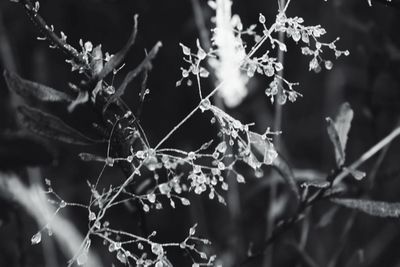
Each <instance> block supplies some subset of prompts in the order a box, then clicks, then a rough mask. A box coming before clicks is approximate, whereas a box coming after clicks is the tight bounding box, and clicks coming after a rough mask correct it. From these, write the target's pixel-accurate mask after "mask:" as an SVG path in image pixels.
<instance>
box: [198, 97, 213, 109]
mask: <svg viewBox="0 0 400 267" xmlns="http://www.w3.org/2000/svg"><path fill="white" fill-rule="evenodd" d="M210 107H211V102H210V100H209V99H208V98H205V99H203V100H201V103H200V109H201V111H202V112H204V111H206V110H209V109H210Z"/></svg>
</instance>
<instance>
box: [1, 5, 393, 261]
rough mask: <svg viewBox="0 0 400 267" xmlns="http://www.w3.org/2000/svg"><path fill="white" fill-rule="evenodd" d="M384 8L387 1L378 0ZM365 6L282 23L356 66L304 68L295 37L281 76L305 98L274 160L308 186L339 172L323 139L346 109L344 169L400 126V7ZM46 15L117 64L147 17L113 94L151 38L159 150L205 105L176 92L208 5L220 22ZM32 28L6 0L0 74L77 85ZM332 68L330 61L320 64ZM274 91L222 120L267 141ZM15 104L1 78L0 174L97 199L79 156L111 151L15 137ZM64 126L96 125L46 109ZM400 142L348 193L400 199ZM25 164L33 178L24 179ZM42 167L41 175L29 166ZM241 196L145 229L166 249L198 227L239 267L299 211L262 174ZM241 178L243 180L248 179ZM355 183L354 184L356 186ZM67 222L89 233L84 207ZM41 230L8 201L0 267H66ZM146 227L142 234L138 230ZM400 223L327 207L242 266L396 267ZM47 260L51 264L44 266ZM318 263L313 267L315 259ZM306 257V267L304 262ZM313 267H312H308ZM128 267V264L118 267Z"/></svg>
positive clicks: (178, 139)
mask: <svg viewBox="0 0 400 267" xmlns="http://www.w3.org/2000/svg"><path fill="white" fill-rule="evenodd" d="M382 2H384V1H382ZM382 2H380V1H379V2H378V1H372V3H373V6H372V7H369V6H368V3H367V1H365V0H346V1H344V0H329V1H321V0H309V1H296V0H293V1H292V3H291V5H290V7H289V9H288V11H287V12H288V13H287V14H288V16H300V17H303V18H304V20H305V25H314V24H321V25H322V26H323V27H324V28H325V29H327V32H328V33H327V34H326V36H325V37H324V38H325V39H324V41H327V42H328V41H331V40H333V39H334V38H336V37H337V36H340V37H341V40H340V41H339V42H338V48H339V49H343V50H346V49H348V50H349V51H350V56H348V57H341V58H340V59H339V60H334V61H333V62H334V67H333V69H332V70H331V71H326V70H323V71H321V72H320V73H318V74H317V73H314V72H310V71H308V62H309V58H306V57H304V56H303V55H301V53H300V49H299V46H297V45H296V44H295V43H294V42H292V41H291V40H287V42H286V44H287V45H288V53H286V54H285V65H284V67H285V71H284V76H285V78H287V79H288V80H289V81H293V82H299V83H300V86H299V87H298V91H299V92H300V93H301V94H303V97H302V98H299V99H298V100H297V101H296V102H295V103H288V104H286V105H284V106H283V110H282V127H281V130H282V132H283V133H282V135H281V145H280V147H279V150H280V152H281V153H282V154H283V155H284V156H285V158H286V159H287V160H288V162H289V163H290V165H291V167H293V168H294V169H295V170H297V173H302V174H304V175H307V176H312V175H314V176H322V177H323V176H324V175H326V174H327V173H329V171H330V170H332V169H333V168H334V167H335V166H334V162H335V161H334V152H333V148H332V146H331V144H330V141H329V138H328V135H327V134H326V122H325V118H326V117H327V116H330V117H334V115H335V114H336V112H337V110H338V108H339V106H340V104H342V103H343V102H349V103H350V105H351V107H352V108H353V110H354V112H355V116H354V120H353V123H352V129H351V131H350V135H349V141H348V146H347V162H348V163H351V162H353V161H354V160H356V159H357V158H358V157H359V156H360V155H361V154H362V153H363V152H364V151H366V150H367V149H368V148H370V147H371V146H372V145H374V144H375V143H377V142H378V141H379V140H381V139H382V138H383V137H384V136H385V135H387V134H388V133H389V132H390V131H391V130H392V129H393V128H395V127H396V125H398V122H399V119H400V35H399V29H398V27H399V26H400V8H399V2H398V1H397V2H396V1H395V0H392V3H391V4H390V5H386V4H385V3H382ZM40 3H41V8H40V13H41V15H42V16H43V17H44V18H45V19H46V20H47V21H48V22H49V24H53V25H54V26H55V29H56V31H57V32H58V31H63V32H64V33H66V34H67V36H68V41H69V43H71V44H72V45H75V46H76V47H78V41H79V39H83V40H84V41H91V42H92V43H93V44H94V45H97V44H102V48H103V51H108V52H110V53H115V52H116V51H118V50H119V49H120V47H122V46H123V45H124V43H125V42H126V40H127V38H128V36H129V33H130V31H131V27H132V23H133V15H134V14H139V33H138V38H137V42H136V43H135V45H134V47H133V49H132V50H131V52H129V54H128V57H127V60H126V67H125V68H124V69H122V70H121V74H120V75H117V76H116V77H115V80H114V83H115V84H119V83H120V82H121V80H122V79H123V77H124V75H123V74H124V73H126V72H128V71H129V70H130V69H132V68H134V67H135V66H136V65H137V64H138V63H139V62H140V61H141V59H142V58H143V57H144V54H145V49H147V50H149V49H150V48H151V47H152V46H153V45H154V44H155V43H156V42H157V41H162V43H163V47H162V49H161V50H160V52H159V54H158V55H157V57H156V59H155V60H154V62H153V66H154V67H153V69H152V70H151V72H150V74H149V83H148V87H149V88H150V94H149V95H148V96H147V98H146V101H145V104H144V108H143V114H142V118H141V122H142V126H143V128H144V130H145V132H146V133H147V136H148V138H149V142H150V144H152V145H155V144H157V143H158V141H159V140H161V138H162V137H164V136H165V134H167V133H168V132H169V131H170V129H172V128H173V127H174V126H175V125H176V123H178V122H179V121H180V120H181V119H182V118H183V117H184V116H185V115H186V114H187V113H188V112H190V111H191V110H192V109H193V108H194V107H195V106H196V105H197V101H198V96H197V92H196V89H195V88H194V87H187V86H181V87H175V83H176V81H178V80H179V79H180V78H181V70H180V66H184V62H183V60H182V53H181V47H180V46H179V43H180V42H181V43H184V44H185V45H187V46H190V47H195V42H196V39H197V38H199V29H198V27H197V24H196V21H195V16H194V5H196V4H198V5H200V8H201V11H202V15H203V17H204V20H205V21H206V23H207V25H206V26H207V28H209V29H210V28H211V27H212V26H213V25H212V23H211V22H210V18H211V17H212V16H213V12H212V10H211V9H210V8H208V6H207V3H206V1H202V0H198V1H197V0H192V1H183V0H169V1H154V0H129V1H128V0H83V1H82V0H79V1H78V0H57V1H45V0H43V1H41V2H40ZM277 9H278V5H277V3H276V1H259V0H253V1H243V0H242V1H241V0H236V1H233V13H237V14H239V15H240V17H241V18H242V21H243V24H244V25H245V26H249V25H251V24H254V23H257V21H258V15H259V13H260V12H261V13H263V14H265V16H266V18H267V25H268V23H272V22H273V21H274V19H275V15H276V12H277ZM37 35H38V32H37V29H36V28H35V26H34V25H33V24H32V22H31V21H30V20H29V18H28V17H27V16H26V14H25V12H24V10H23V9H22V8H21V6H20V5H18V4H16V3H12V2H11V1H5V0H3V1H1V2H0V69H1V71H2V72H3V70H5V69H7V70H10V71H14V72H17V73H18V74H19V75H20V76H22V77H24V78H26V79H29V80H32V81H37V82H40V83H43V84H46V85H49V86H51V87H53V88H56V89H58V90H61V91H63V90H64V91H65V90H66V89H67V87H68V85H67V84H68V82H70V81H72V82H73V81H78V78H79V77H77V76H76V74H74V73H71V72H70V66H69V65H68V64H66V63H65V58H64V55H63V54H62V53H61V52H60V51H56V50H51V49H49V48H48V46H47V44H46V43H45V42H42V41H38V40H36V37H37ZM326 57H328V58H332V59H333V58H334V55H326ZM268 83H269V82H268V81H266V80H265V79H262V78H254V79H253V80H252V82H251V83H250V84H249V90H250V94H249V96H248V97H247V98H246V99H245V101H244V102H243V103H242V104H241V105H240V106H238V107H237V108H235V109H232V110H228V113H230V114H231V115H232V116H234V117H235V118H237V119H239V120H241V121H242V122H243V123H250V122H255V123H256V124H255V125H256V126H254V131H255V132H259V133H262V132H264V131H265V129H266V128H267V127H268V126H272V125H273V123H274V118H275V109H274V106H273V105H272V104H271V103H270V101H269V99H268V98H267V97H266V96H265V94H264V90H265V88H266V87H267V85H268ZM128 89H129V90H127V93H126V94H125V95H124V99H125V101H126V103H128V104H129V105H130V107H131V108H132V109H133V110H136V109H137V105H138V102H139V96H138V95H139V92H140V86H139V84H138V83H133V84H131V85H130V87H129V88H128ZM212 89H213V83H212V82H204V85H203V90H204V91H205V92H210V91H211V90H212ZM20 104H22V102H21V99H19V98H18V97H17V96H15V95H12V94H11V93H10V92H9V90H8V88H7V86H6V83H5V81H4V79H3V78H0V170H1V172H3V173H10V172H13V173H17V174H18V176H19V177H20V179H21V180H22V181H23V182H24V183H26V184H29V183H32V181H41V182H43V178H48V179H50V180H51V181H52V184H53V187H54V189H55V190H56V191H57V193H58V194H60V195H61V196H62V197H63V198H64V199H66V200H68V201H71V202H72V201H73V202H81V203H87V201H88V198H89V194H90V191H89V189H88V186H87V183H86V181H87V180H90V181H93V180H94V179H95V178H96V177H97V175H98V173H99V172H100V170H101V164H96V163H85V162H82V161H80V160H79V158H78V153H80V152H90V153H98V154H104V152H105V149H106V147H104V146H90V147H80V146H72V145H63V144H61V143H58V142H56V141H52V140H46V139H42V138H39V137H37V136H35V135H32V134H30V133H29V132H26V131H25V130H24V129H22V128H20V126H18V122H17V117H16V115H15V108H16V107H17V106H18V105H20ZM45 108H46V109H47V110H51V112H52V113H54V114H57V115H58V116H60V117H61V118H62V119H63V120H64V121H65V122H67V123H68V124H69V125H72V126H74V127H75V128H77V129H80V131H82V132H84V133H85V134H87V135H89V136H96V133H95V132H94V130H93V128H92V127H91V123H92V122H93V121H94V120H95V118H94V114H93V112H92V111H91V110H89V109H87V108H84V107H78V108H77V109H76V110H75V111H74V112H73V113H68V112H67V111H66V110H65V107H61V106H59V105H54V104H53V105H49V106H46V107H45ZM209 120H210V117H208V116H204V115H203V114H200V113H199V114H198V115H196V116H195V117H194V118H192V119H191V120H190V121H189V122H188V123H187V124H185V126H184V127H182V129H181V130H179V131H178V132H177V133H176V134H175V135H174V137H173V138H172V139H170V140H169V141H168V142H167V144H166V146H168V147H177V148H181V149H184V150H187V151H191V150H194V149H196V148H197V147H199V146H200V145H201V144H203V143H204V142H206V141H208V140H210V139H211V138H212V137H213V136H214V135H215V133H216V132H217V129H214V128H212V127H210V126H209V125H210V124H209ZM399 159H400V141H397V140H395V141H394V142H393V143H392V144H390V147H388V149H385V150H383V151H382V152H381V153H380V154H379V155H378V156H377V157H374V158H372V159H371V160H369V161H368V162H366V163H365V164H364V165H363V166H362V167H361V170H363V171H365V172H366V173H367V177H366V179H365V180H363V181H362V182H360V183H357V184H356V185H354V188H355V189H354V192H353V195H356V196H357V195H363V196H365V197H368V198H371V199H375V200H384V201H391V202H400V194H399V193H400V166H399ZM27 167H29V169H28V170H27V169H26V168H27ZM33 167H34V171H32V168H33ZM247 172H248V174H247V175H245V177H246V178H247V183H246V184H245V185H236V186H235V185H234V183H232V185H231V189H230V191H232V192H233V193H228V194H230V195H229V196H227V201H228V206H223V205H221V204H219V203H217V201H211V200H209V199H207V197H199V196H197V195H196V196H194V195H188V196H187V197H188V198H189V199H190V200H191V202H192V205H191V206H190V207H182V206H177V208H176V209H172V208H170V207H168V206H167V207H166V208H164V209H163V210H161V211H158V210H154V211H151V212H150V213H149V214H148V215H147V216H146V219H145V221H143V222H141V223H142V224H144V225H145V227H141V228H142V230H141V231H145V232H147V234H149V233H151V232H152V231H153V230H157V231H158V233H159V235H158V237H157V238H158V239H159V240H161V241H164V242H169V241H179V240H181V239H182V238H184V237H185V236H186V234H187V231H188V229H189V227H190V226H192V225H193V224H194V223H195V222H198V223H199V226H198V227H199V228H198V229H199V234H200V235H201V236H203V237H207V238H208V239H209V240H210V241H211V242H212V245H211V246H209V247H208V248H205V249H206V250H207V251H208V252H210V253H214V254H217V255H218V256H219V257H220V258H219V261H220V262H221V263H223V264H224V266H234V265H235V264H236V265H237V264H238V263H239V262H240V261H241V260H243V259H244V258H245V257H246V252H247V250H248V248H249V247H251V246H255V247H256V246H257V245H258V244H261V243H262V241H263V240H265V239H266V237H267V236H268V235H269V233H270V232H271V229H272V226H273V225H274V222H276V221H278V219H279V218H284V217H285V216H287V215H288V214H290V213H291V212H292V211H293V205H292V204H291V201H292V200H293V199H292V197H291V194H290V192H289V190H288V188H287V186H286V185H285V184H284V183H283V182H282V181H281V179H280V178H279V176H277V174H276V173H275V172H274V171H273V170H271V169H269V168H265V169H264V174H263V176H262V177H261V178H255V177H254V175H253V174H251V173H250V172H249V171H248V170H247ZM244 173H246V170H244ZM124 179H125V178H124V175H123V174H122V173H121V172H120V171H119V170H118V169H116V168H114V169H109V170H107V171H106V173H105V174H104V180H105V181H107V182H108V183H110V184H117V183H121V181H123V180H124ZM350 183H351V181H350ZM62 216H63V217H65V218H67V219H68V220H70V221H73V222H74V224H75V225H76V227H77V228H78V230H79V231H80V232H81V233H82V234H84V233H86V232H85V231H86V230H87V229H86V227H87V214H86V213H85V211H84V210H79V209H72V208H69V209H66V210H63V212H62ZM109 217H110V218H109V220H110V221H112V222H115V224H117V225H120V226H121V228H123V229H127V230H131V231H132V230H133V231H135V229H136V228H137V224H138V222H137V219H136V217H135V211H130V210H128V209H124V208H123V207H121V208H119V209H118V210H116V211H115V212H114V213H113V212H111V213H110V215H109ZM40 227H42V226H38V225H37V223H36V221H35V220H34V219H33V218H32V217H31V216H30V215H29V214H28V213H26V212H25V210H24V209H23V208H21V207H19V206H18V205H16V204H15V203H13V202H12V201H10V200H8V199H7V198H6V197H4V199H3V198H2V200H1V202H0V266H49V267H50V266H65V263H66V261H67V260H68V259H66V258H65V257H64V255H63V254H62V253H60V251H59V250H60V249H59V247H58V245H57V244H56V243H55V242H54V241H52V239H51V238H47V237H43V238H44V239H45V240H44V241H43V245H37V246H32V245H31V244H30V238H31V236H32V235H33V234H34V233H36V232H37V230H38V228H40ZM143 229H144V230H143ZM399 245H400V225H399V222H398V220H390V219H385V220H384V219H379V218H373V217H368V216H367V215H364V214H355V213H354V212H352V211H350V210H346V209H343V208H337V207H335V206H334V204H332V203H330V202H321V203H319V204H318V205H316V206H315V208H313V209H312V210H311V211H309V213H308V214H307V218H306V219H304V220H303V221H302V222H300V223H299V224H298V225H297V226H296V227H294V228H293V229H292V230H291V231H289V232H288V233H287V234H285V235H283V236H282V237H281V238H280V239H279V240H277V241H276V242H275V243H274V244H273V246H271V247H270V249H268V250H267V251H266V253H265V255H262V256H261V257H258V258H256V259H254V260H252V261H251V262H248V263H247V266H321V267H323V266H330V267H334V266H400V256H399V254H398V247H399ZM92 248H93V249H94V252H95V253H96V254H97V255H98V257H100V259H101V262H102V263H103V265H104V266H111V263H112V262H114V264H115V265H116V266H119V265H118V264H120V263H119V262H117V261H116V259H115V255H112V254H111V253H108V252H107V248H106V246H103V245H102V244H101V242H98V243H95V244H94V245H93V246H92ZM169 256H170V257H171V259H172V260H171V261H173V263H174V266H190V264H189V262H190V261H189V260H188V258H187V257H186V256H185V255H182V253H181V252H180V251H178V250H177V251H174V250H172V251H171V252H169ZM49 257H50V258H52V260H49ZM311 259H312V260H311ZM307 260H308V261H307ZM311 264H316V265H311ZM121 266H122V265H121Z"/></svg>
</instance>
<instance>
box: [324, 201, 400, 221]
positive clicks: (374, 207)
mask: <svg viewBox="0 0 400 267" xmlns="http://www.w3.org/2000/svg"><path fill="white" fill-rule="evenodd" d="M332 201H333V202H334V203H336V204H338V205H342V206H344V207H347V208H351V209H356V210H358V211H362V212H364V213H367V214H369V215H372V216H377V217H392V218H398V217H400V203H398V202H397V203H389V202H383V201H373V200H366V199H344V198H335V199H332Z"/></svg>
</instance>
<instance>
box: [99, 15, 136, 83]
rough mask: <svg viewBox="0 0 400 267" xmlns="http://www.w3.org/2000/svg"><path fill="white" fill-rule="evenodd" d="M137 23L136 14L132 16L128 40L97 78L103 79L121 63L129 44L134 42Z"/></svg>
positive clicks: (129, 46)
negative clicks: (132, 21)
mask: <svg viewBox="0 0 400 267" xmlns="http://www.w3.org/2000/svg"><path fill="white" fill-rule="evenodd" d="M137 24H138V15H135V16H134V24H133V29H132V33H131V35H130V36H129V39H128V41H127V42H126V44H125V46H124V47H123V48H122V49H121V50H120V51H119V52H118V53H116V54H115V55H114V56H112V57H111V59H110V60H109V61H108V62H107V63H106V64H105V65H104V67H103V68H102V70H101V71H100V72H99V74H98V76H97V80H98V81H100V80H103V79H104V78H105V77H106V76H107V75H108V74H110V73H111V72H112V71H113V70H114V69H116V68H117V67H118V66H119V65H121V64H122V62H123V60H124V58H125V56H126V54H127V53H128V52H129V49H130V48H131V46H132V45H133V44H134V43H135V40H136V35H137Z"/></svg>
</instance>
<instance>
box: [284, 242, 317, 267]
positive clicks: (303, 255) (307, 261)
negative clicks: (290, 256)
mask: <svg viewBox="0 0 400 267" xmlns="http://www.w3.org/2000/svg"><path fill="white" fill-rule="evenodd" d="M288 245H290V246H291V247H292V248H293V249H294V250H295V251H296V253H297V255H299V257H300V259H301V262H302V263H303V264H304V266H308V267H319V265H318V264H317V262H316V261H315V260H314V259H313V258H312V257H311V256H310V255H309V254H308V253H307V252H306V251H305V250H304V249H303V248H301V247H300V246H299V244H297V243H294V242H290V243H288Z"/></svg>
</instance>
